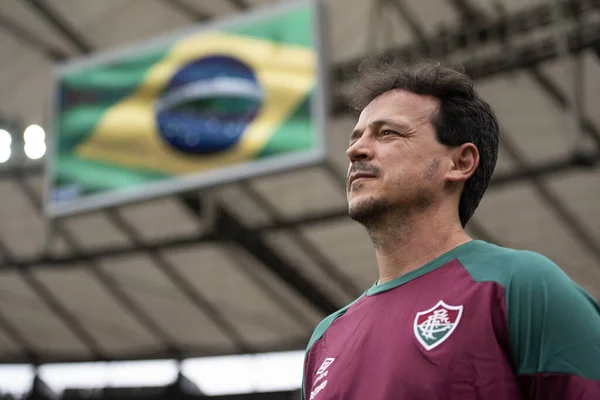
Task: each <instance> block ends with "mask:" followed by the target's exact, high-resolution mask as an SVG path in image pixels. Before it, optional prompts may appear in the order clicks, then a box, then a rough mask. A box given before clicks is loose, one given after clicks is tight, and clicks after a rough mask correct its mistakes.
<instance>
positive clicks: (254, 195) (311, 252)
mask: <svg viewBox="0 0 600 400" xmlns="http://www.w3.org/2000/svg"><path fill="white" fill-rule="evenodd" d="M241 187H242V190H243V191H244V193H246V195H247V196H248V197H249V198H250V199H252V200H253V201H254V202H255V203H256V204H258V205H259V206H260V207H261V208H262V209H263V210H264V211H265V212H266V213H267V214H268V215H269V217H270V218H271V219H272V220H273V221H274V222H275V223H281V222H283V220H284V218H283V215H281V214H280V213H279V212H278V211H277V210H276V209H275V208H274V207H273V205H272V204H271V203H270V202H269V200H268V199H266V198H265V197H264V196H262V195H261V194H260V193H259V192H258V191H257V190H256V189H254V188H253V187H252V186H251V185H250V184H249V183H248V182H243V183H242V184H241ZM286 230H287V231H288V232H289V234H290V235H291V236H292V237H293V239H294V240H295V242H296V244H297V245H298V247H299V248H300V249H302V251H304V253H305V254H306V255H307V256H309V257H310V258H311V259H312V260H313V261H314V263H315V265H317V266H318V267H319V268H320V269H321V270H322V271H323V272H324V273H325V275H327V276H328V277H329V279H331V280H333V281H335V282H336V283H337V284H338V285H339V286H340V287H341V288H342V289H343V290H344V291H345V292H346V293H347V294H348V295H350V296H351V297H354V298H356V297H358V296H360V294H361V293H362V291H361V290H360V289H359V288H358V287H357V286H356V284H355V283H354V282H353V281H352V279H350V278H349V277H348V276H347V275H346V274H344V273H343V272H342V271H340V270H339V268H338V267H337V266H336V265H335V264H334V263H333V262H331V261H330V260H329V259H328V258H327V257H326V256H325V255H324V254H323V252H322V251H321V250H319V248H318V247H317V246H315V245H314V244H313V243H312V242H311V241H310V240H309V239H308V238H307V237H306V236H305V235H304V234H303V233H302V232H301V231H300V229H299V228H298V227H297V226H291V227H289V228H286Z"/></svg>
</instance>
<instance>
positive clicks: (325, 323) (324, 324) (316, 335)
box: [306, 293, 364, 352]
mask: <svg viewBox="0 0 600 400" xmlns="http://www.w3.org/2000/svg"><path fill="white" fill-rule="evenodd" d="M363 296H364V293H363V294H362V295H360V296H359V297H358V298H357V299H356V300H354V301H353V302H352V303H350V304H348V305H346V306H345V307H343V308H340V309H339V310H337V311H336V312H334V313H332V314H329V315H328V316H327V317H325V318H324V319H323V320H321V322H319V324H318V325H317V327H316V328H315V330H314V331H313V333H312V335H311V337H310V340H309V341H308V345H307V346H306V351H307V352H308V351H309V350H310V348H311V347H312V345H313V344H314V343H315V342H316V341H317V340H319V339H321V337H323V335H324V334H325V332H326V331H327V329H329V327H330V326H331V324H332V323H333V321H335V320H336V319H337V318H339V317H340V316H342V315H344V313H345V312H346V311H348V309H349V308H350V306H352V305H353V304H354V303H356V302H357V301H359V300H360V299H361V298H363Z"/></svg>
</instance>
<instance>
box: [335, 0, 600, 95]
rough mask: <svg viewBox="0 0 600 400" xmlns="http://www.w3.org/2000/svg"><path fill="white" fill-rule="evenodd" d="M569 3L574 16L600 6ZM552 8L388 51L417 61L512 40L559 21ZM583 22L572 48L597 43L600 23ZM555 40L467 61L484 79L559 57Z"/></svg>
mask: <svg viewBox="0 0 600 400" xmlns="http://www.w3.org/2000/svg"><path fill="white" fill-rule="evenodd" d="M462 2H464V0H463V1H462ZM565 4H570V7H571V8H570V10H572V12H573V16H579V15H583V14H584V13H588V12H590V11H592V10H598V9H600V0H589V1H586V0H571V1H565ZM552 7H553V6H552V5H551V4H547V3H544V4H541V5H538V6H532V7H527V8H524V9H523V10H521V11H518V12H514V13H511V14H507V15H505V16H502V17H499V18H487V19H486V20H482V21H481V22H480V23H478V24H460V25H458V26H455V27H452V28H448V29H446V30H444V31H442V32H440V33H439V34H434V35H428V36H427V37H425V39H424V40H417V41H416V42H415V43H410V44H408V45H404V46H401V47H398V48H394V49H390V50H389V51H387V52H385V53H386V54H391V55H394V56H395V57H397V58H400V59H403V60H406V61H413V60H417V59H420V58H423V57H428V58H440V59H441V58H446V57H449V56H452V55H455V54H457V53H459V52H464V50H468V49H469V48H471V47H472V46H473V44H474V43H476V44H477V46H482V45H486V44H488V43H495V42H498V41H499V40H500V39H502V40H504V41H508V42H510V41H513V40H514V39H522V37H523V36H525V35H527V34H531V33H532V32H533V31H535V30H537V29H540V28H544V27H548V26H549V25H551V24H552V23H554V22H555V21H556V18H555V15H554V13H553V12H552ZM579 25H580V26H581V27H583V29H582V32H581V35H580V36H581V38H579V39H577V38H576V37H575V35H571V36H572V39H571V44H570V47H571V50H572V51H578V50H581V48H584V47H590V46H592V45H597V34H598V31H599V30H600V29H599V28H598V23H590V22H589V21H588V22H582V21H580V23H579ZM554 42H555V39H554V38H551V39H550V40H537V41H536V42H535V43H533V45H522V46H517V45H515V44H512V45H511V47H510V48H508V49H507V50H509V51H510V53H509V54H506V53H504V52H503V53H501V55H502V56H503V57H504V58H505V59H507V60H506V61H502V60H501V59H500V58H499V57H488V58H487V60H486V59H485V58H484V59H482V58H481V57H477V56H475V57H471V58H469V60H467V61H466V62H464V64H466V65H467V67H468V68H467V70H468V71H469V73H470V74H472V73H473V71H472V70H473V69H475V70H476V71H477V73H476V75H477V77H478V78H483V77H487V76H489V75H490V74H496V73H499V72H504V71H506V70H510V69H515V68H517V67H522V66H526V65H529V64H537V63H539V62H542V61H546V60H549V59H552V58H554V57H556V55H557V52H558V51H557V50H556V49H555V48H552V47H556V46H554ZM540 46H544V47H545V48H542V49H539V50H538V51H536V49H537V48H539V47H540ZM526 53H533V54H535V55H536V57H532V56H529V57H526V59H525V60H522V61H521V60H519V58H520V57H522V56H527V54H526ZM362 61H363V58H362V57H360V58H356V59H354V60H349V61H347V62H343V63H340V64H338V65H335V66H334V67H333V69H332V71H331V79H332V80H333V81H334V82H337V83H340V82H344V81H347V80H348V78H349V77H352V76H354V75H355V73H356V71H357V68H358V66H359V64H360V63H361V62H362ZM494 63H500V66H498V67H496V68H494V67H493V64H494ZM483 67H487V69H485V70H483V71H481V70H482V68H483Z"/></svg>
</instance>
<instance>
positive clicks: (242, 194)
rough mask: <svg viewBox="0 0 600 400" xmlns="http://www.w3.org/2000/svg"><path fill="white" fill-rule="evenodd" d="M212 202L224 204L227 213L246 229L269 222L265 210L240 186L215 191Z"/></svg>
mask: <svg viewBox="0 0 600 400" xmlns="http://www.w3.org/2000/svg"><path fill="white" fill-rule="evenodd" d="M213 201H215V202H220V203H222V204H224V205H225V206H226V207H227V210H228V211H229V212H231V213H232V214H233V215H234V216H235V217H236V218H237V219H238V220H240V221H241V222H242V223H243V224H244V225H246V226H248V227H256V226H260V225H265V224H268V223H269V222H271V218H270V217H269V214H268V213H267V212H266V210H265V209H264V208H263V207H261V206H260V205H258V204H256V202H255V201H254V200H253V199H251V198H250V197H249V196H248V193H247V192H246V191H245V190H244V188H243V186H242V185H240V184H234V185H227V186H224V187H222V188H218V189H215V191H214V197H213Z"/></svg>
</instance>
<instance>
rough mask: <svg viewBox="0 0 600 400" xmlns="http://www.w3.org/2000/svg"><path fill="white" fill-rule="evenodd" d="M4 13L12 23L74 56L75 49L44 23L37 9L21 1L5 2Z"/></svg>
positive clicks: (3, 5) (7, 0)
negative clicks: (25, 28)
mask: <svg viewBox="0 0 600 400" xmlns="http://www.w3.org/2000/svg"><path fill="white" fill-rule="evenodd" d="M2 12H3V13H4V14H5V15H6V17H7V18H10V20H11V21H12V22H18V23H20V24H22V25H23V26H25V27H27V30H28V32H30V33H31V34H32V35H34V36H35V37H38V38H41V39H43V41H44V43H47V44H49V45H51V46H52V47H54V48H58V49H60V50H61V51H63V52H65V53H67V54H73V49H72V48H71V47H69V46H68V44H67V43H65V41H64V40H63V39H62V38H61V36H60V35H59V34H58V33H57V32H56V31H55V30H53V29H52V28H51V27H49V26H48V24H47V23H45V22H44V21H42V20H41V19H40V18H39V16H38V14H37V13H36V12H35V9H34V8H33V7H32V6H30V5H28V4H27V2H25V1H21V0H5V1H4V2H3V3H2Z"/></svg>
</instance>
